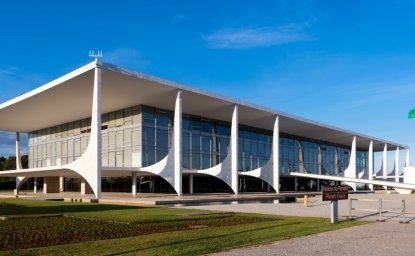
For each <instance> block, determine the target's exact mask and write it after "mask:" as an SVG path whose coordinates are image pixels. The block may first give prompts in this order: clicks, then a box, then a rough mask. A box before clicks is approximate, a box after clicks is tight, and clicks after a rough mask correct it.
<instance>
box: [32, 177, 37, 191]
mask: <svg viewBox="0 0 415 256" xmlns="http://www.w3.org/2000/svg"><path fill="white" fill-rule="evenodd" d="M33 193H35V194H36V193H37V178H36V177H35V178H34V179H33Z"/></svg>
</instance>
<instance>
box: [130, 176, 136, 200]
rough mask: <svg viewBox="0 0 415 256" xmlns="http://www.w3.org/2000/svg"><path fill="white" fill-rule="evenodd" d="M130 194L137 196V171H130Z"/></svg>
mask: <svg viewBox="0 0 415 256" xmlns="http://www.w3.org/2000/svg"><path fill="white" fill-rule="evenodd" d="M131 179H132V180H131V195H132V196H133V197H135V196H137V172H132V173H131Z"/></svg>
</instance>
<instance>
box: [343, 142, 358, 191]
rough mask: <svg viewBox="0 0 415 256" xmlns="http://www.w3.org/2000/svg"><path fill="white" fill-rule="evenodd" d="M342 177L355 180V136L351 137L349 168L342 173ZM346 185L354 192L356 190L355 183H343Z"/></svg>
mask: <svg viewBox="0 0 415 256" xmlns="http://www.w3.org/2000/svg"><path fill="white" fill-rule="evenodd" d="M344 177H347V178H357V173H356V136H354V137H353V142H352V150H351V152H350V161H349V166H348V167H347V169H346V170H345V171H344ZM345 183H346V184H347V185H349V186H350V187H352V188H353V190H354V191H356V189H357V185H356V182H345Z"/></svg>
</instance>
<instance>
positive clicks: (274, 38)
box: [202, 24, 311, 49]
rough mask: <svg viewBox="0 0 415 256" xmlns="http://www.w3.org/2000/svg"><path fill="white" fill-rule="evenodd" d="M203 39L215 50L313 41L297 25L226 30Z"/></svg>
mask: <svg viewBox="0 0 415 256" xmlns="http://www.w3.org/2000/svg"><path fill="white" fill-rule="evenodd" d="M202 37H203V39H204V40H205V41H206V42H207V46H208V47H209V48H213V49H247V48H255V47H268V46H273V45H280V44H287V43H293V42H298V41H304V40H310V39H311V36H310V35H309V34H307V33H306V32H304V29H303V27H302V26H299V25H296V24H290V25H285V26H279V27H259V28H240V29H236V28H225V29H220V30H218V31H216V32H214V33H212V34H210V35H207V36H202Z"/></svg>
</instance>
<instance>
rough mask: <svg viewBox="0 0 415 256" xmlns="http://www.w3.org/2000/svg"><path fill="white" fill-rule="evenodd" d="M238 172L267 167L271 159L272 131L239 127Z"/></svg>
mask: <svg viewBox="0 0 415 256" xmlns="http://www.w3.org/2000/svg"><path fill="white" fill-rule="evenodd" d="M238 147H239V148H238V155H239V159H238V165H239V167H238V170H239V171H251V170H255V169H257V168H259V167H262V166H264V165H265V163H266V162H268V160H269V159H270V157H271V151H272V150H271V149H272V131H266V130H261V129H255V128H251V127H246V126H241V125H240V126H239V131H238Z"/></svg>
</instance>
